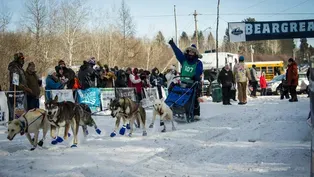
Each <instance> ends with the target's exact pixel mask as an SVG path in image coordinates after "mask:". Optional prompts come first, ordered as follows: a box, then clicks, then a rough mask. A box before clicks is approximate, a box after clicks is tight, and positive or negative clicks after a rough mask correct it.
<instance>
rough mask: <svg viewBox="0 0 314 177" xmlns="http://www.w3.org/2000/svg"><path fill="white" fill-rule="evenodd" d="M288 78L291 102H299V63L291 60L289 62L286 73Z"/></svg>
mask: <svg viewBox="0 0 314 177" xmlns="http://www.w3.org/2000/svg"><path fill="white" fill-rule="evenodd" d="M286 78H287V82H288V83H287V85H288V86H289V91H290V95H291V99H290V100H289V102H297V101H298V98H297V91H296V89H297V86H298V82H299V73H298V65H297V63H296V62H295V61H294V60H293V59H292V58H290V59H289V60H288V69H287V72H286Z"/></svg>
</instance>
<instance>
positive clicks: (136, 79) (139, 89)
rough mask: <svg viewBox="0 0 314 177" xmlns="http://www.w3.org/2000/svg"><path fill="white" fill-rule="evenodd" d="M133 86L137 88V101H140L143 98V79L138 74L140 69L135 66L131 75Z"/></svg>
mask: <svg viewBox="0 0 314 177" xmlns="http://www.w3.org/2000/svg"><path fill="white" fill-rule="evenodd" d="M129 78H130V82H131V87H134V88H135V89H136V95H137V101H138V102H140V101H141V100H142V80H141V79H140V76H139V75H138V69H137V68H134V69H133V73H131V74H130V75H129Z"/></svg>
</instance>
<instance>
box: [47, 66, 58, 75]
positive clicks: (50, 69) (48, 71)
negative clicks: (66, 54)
mask: <svg viewBox="0 0 314 177" xmlns="http://www.w3.org/2000/svg"><path fill="white" fill-rule="evenodd" d="M55 72H56V70H55V69H54V68H49V69H48V70H47V74H48V76H51V75H53V73H55Z"/></svg>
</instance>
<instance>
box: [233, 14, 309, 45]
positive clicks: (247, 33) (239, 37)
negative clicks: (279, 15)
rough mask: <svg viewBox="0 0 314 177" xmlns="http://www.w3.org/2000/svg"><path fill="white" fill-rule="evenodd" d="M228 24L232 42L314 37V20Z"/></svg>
mask: <svg viewBox="0 0 314 177" xmlns="http://www.w3.org/2000/svg"><path fill="white" fill-rule="evenodd" d="M228 24H229V25H228V28H229V36H230V41H231V42H244V41H258V40H273V39H293V38H311V37H314V19H311V20H292V21H262V22H230V23H228Z"/></svg>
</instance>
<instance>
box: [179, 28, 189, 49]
mask: <svg viewBox="0 0 314 177" xmlns="http://www.w3.org/2000/svg"><path fill="white" fill-rule="evenodd" d="M179 43H180V48H186V47H188V46H189V45H190V39H189V36H188V34H187V33H186V32H184V31H183V32H182V34H181V36H180V40H179Z"/></svg>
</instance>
